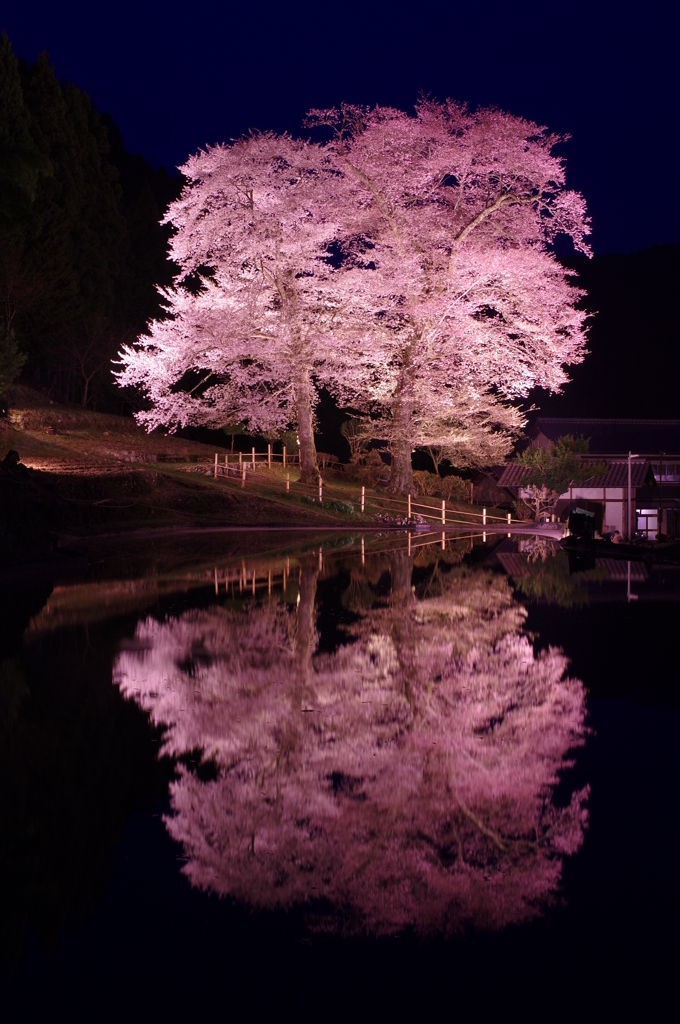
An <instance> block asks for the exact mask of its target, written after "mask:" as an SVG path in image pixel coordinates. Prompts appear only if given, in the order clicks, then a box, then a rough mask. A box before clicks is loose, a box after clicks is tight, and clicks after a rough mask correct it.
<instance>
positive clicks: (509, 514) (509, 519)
mask: <svg viewBox="0 0 680 1024" xmlns="http://www.w3.org/2000/svg"><path fill="white" fill-rule="evenodd" d="M511 524H512V513H511V512H508V526H510V525H511Z"/></svg>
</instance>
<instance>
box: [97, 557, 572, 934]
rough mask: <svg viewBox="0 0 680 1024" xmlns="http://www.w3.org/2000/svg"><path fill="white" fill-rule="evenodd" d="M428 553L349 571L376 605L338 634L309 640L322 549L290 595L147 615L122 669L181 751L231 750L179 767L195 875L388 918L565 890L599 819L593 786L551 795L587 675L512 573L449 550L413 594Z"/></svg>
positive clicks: (269, 900)
mask: <svg viewBox="0 0 680 1024" xmlns="http://www.w3.org/2000/svg"><path fill="white" fill-rule="evenodd" d="M412 567H413V560H412V558H411V557H409V556H407V555H406V553H405V552H393V553H389V554H387V555H383V556H373V557H367V564H366V569H365V575H364V576H363V579H361V578H360V574H359V573H358V572H357V571H356V570H354V572H353V580H352V583H351V584H350V588H349V589H350V591H353V593H351V594H350V595H349V598H350V603H352V604H353V605H354V606H355V607H358V605H359V604H360V603H361V602H360V597H361V594H364V595H368V594H371V593H372V594H373V597H370V598H369V600H368V601H367V603H368V604H372V605H373V607H371V608H370V610H369V611H367V612H365V613H364V615H363V616H362V618H361V619H360V621H359V622H358V623H357V625H356V626H355V627H353V629H352V631H353V633H354V642H353V643H349V644H347V645H345V646H342V647H340V648H339V649H338V650H336V651H334V652H332V653H315V646H316V632H315V619H314V603H315V591H316V581H317V572H318V570H317V568H316V567H315V565H313V564H312V563H309V564H307V565H305V566H303V569H302V574H301V581H300V600H299V602H298V605H297V609H296V610H289V609H288V607H287V606H285V605H284V604H282V603H278V602H276V601H275V600H274V599H271V601H269V602H268V601H266V600H265V601H264V603H261V604H255V602H253V603H252V604H251V605H250V606H249V607H246V608H245V609H244V610H243V611H237V610H233V609H231V608H229V607H224V608H220V607H214V608H212V609H210V610H208V611H193V612H189V613H186V614H185V615H183V616H182V617H181V618H180V619H177V620H176V619H170V620H168V621H166V622H165V623H162V624H159V623H158V622H156V621H155V620H152V619H147V620H146V622H143V623H140V624H139V626H138V629H137V639H136V644H135V647H134V649H130V650H126V651H123V652H121V654H120V656H119V658H118V661H117V664H116V667H115V679H116V681H117V683H118V685H119V686H120V687H121V689H122V690H123V691H124V692H125V693H126V694H128V695H130V696H134V697H136V699H137V700H138V701H139V702H140V703H141V704H142V705H143V706H144V707H145V708H147V709H149V710H150V712H151V713H152V715H153V717H154V718H156V719H157V720H159V721H162V722H164V723H166V724H167V727H168V731H167V734H166V741H165V742H166V749H167V750H168V752H170V753H173V754H175V755H177V756H182V755H185V754H186V753H187V752H188V751H192V750H195V749H197V748H201V749H202V750H203V752H204V756H205V757H206V758H212V759H214V760H215V762H216V763H217V765H218V767H219V775H218V778H217V779H215V780H213V781H201V779H200V778H198V777H197V775H196V774H192V773H191V772H189V771H188V770H186V769H184V768H183V767H180V777H179V779H178V781H177V782H176V783H175V784H174V786H173V790H172V806H173V812H174V814H173V816H172V817H171V818H170V819H169V820H168V823H167V824H168V828H169V829H170V832H171V833H172V835H173V836H174V837H175V838H176V839H178V840H179V841H181V842H182V844H183V845H184V847H185V850H186V852H187V855H188V863H187V865H186V872H187V874H188V875H189V878H190V879H191V881H192V882H193V883H194V884H196V885H197V886H200V887H202V888H205V889H210V890H214V891H216V892H218V893H220V894H223V895H229V896H232V897H234V898H236V899H239V900H243V901H244V902H247V903H249V904H252V905H255V906H258V907H261V908H274V907H284V908H287V907H292V906H294V905H296V904H306V905H307V906H308V908H309V910H310V913H311V912H312V911H313V912H314V920H315V921H316V922H317V924H318V923H319V922H320V921H323V922H325V924H326V925H328V926H332V923H333V921H336V920H340V919H342V921H343V927H345V928H347V929H349V930H367V931H372V932H377V933H381V932H391V931H395V930H399V929H403V928H405V927H409V926H414V927H415V928H416V929H418V930H422V931H431V930H442V929H443V930H446V931H452V930H456V929H458V928H460V927H463V926H465V925H466V924H468V923H473V924H474V925H476V926H480V927H500V926H503V925H505V924H509V923H517V922H519V921H522V920H526V919H527V918H530V917H532V916H534V915H535V914H536V913H537V912H538V911H539V910H540V908H541V906H543V905H545V903H546V901H547V900H548V899H549V898H550V895H551V894H552V893H554V891H555V889H556V887H557V885H558V883H559V879H560V874H561V864H562V857H563V856H564V855H565V854H570V853H573V852H575V851H576V850H577V849H578V848H579V846H580V844H581V842H582V838H583V825H584V822H585V818H586V812H585V809H584V800H585V796H586V793H585V792H580V793H577V794H575V795H574V796H573V797H572V799H571V803H569V804H568V805H567V806H566V807H557V806H555V805H554V803H553V802H552V799H551V796H552V790H553V788H554V787H555V785H556V783H557V781H558V774H559V772H560V771H561V770H563V769H564V768H565V767H566V766H567V765H568V764H569V763H570V762H569V756H570V751H572V750H573V749H574V747H576V746H578V745H579V744H580V743H582V741H583V735H584V694H583V687H582V685H581V683H580V682H578V681H575V680H569V679H564V678H563V675H564V671H565V667H566V660H565V658H564V657H563V656H562V654H561V653H559V652H558V651H556V650H552V649H551V650H549V651H547V652H543V653H541V654H540V655H538V656H535V655H534V652H533V649H532V646H531V644H530V643H529V641H528V640H527V638H526V637H524V636H522V635H521V632H520V631H521V627H522V623H523V619H524V610H523V609H522V608H521V606H519V605H517V604H516V603H515V602H513V600H512V597H511V591H510V588H509V586H508V584H507V581H506V580H505V579H502V578H498V577H495V578H494V577H492V576H491V575H489V574H487V573H486V572H483V571H470V570H466V569H463V568H462V567H458V568H453V569H450V570H449V571H447V572H443V573H439V574H438V577H437V584H436V586H431V587H430V593H429V596H427V597H425V598H422V597H421V598H419V597H418V596H416V594H415V593H414V592H413V590H412V587H411V577H412ZM435 568H436V567H435ZM385 569H389V572H390V577H391V593H390V597H389V599H386V600H385V599H382V600H376V599H375V591H371V590H370V588H369V581H370V580H373V581H374V582H377V580H378V578H379V577H380V576H381V574H382V573H384V570H385ZM338 915H340V916H338Z"/></svg>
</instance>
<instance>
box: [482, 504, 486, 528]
mask: <svg viewBox="0 0 680 1024" xmlns="http://www.w3.org/2000/svg"><path fill="white" fill-rule="evenodd" d="M482 526H486V509H485V508H483V509H482Z"/></svg>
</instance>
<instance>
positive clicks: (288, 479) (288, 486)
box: [284, 455, 290, 491]
mask: <svg viewBox="0 0 680 1024" xmlns="http://www.w3.org/2000/svg"><path fill="white" fill-rule="evenodd" d="M284 459H285V455H284ZM286 490H287V491H289V490H290V473H286Z"/></svg>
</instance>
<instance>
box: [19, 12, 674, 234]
mask: <svg viewBox="0 0 680 1024" xmlns="http://www.w3.org/2000/svg"><path fill="white" fill-rule="evenodd" d="M679 12H680V4H678V3H670V2H666V3H659V2H655V0H647V2H645V3H638V4H636V5H632V6H630V7H626V5H624V4H622V3H620V2H619V3H598V2H597V0H593V2H590V3H582V2H579V0H577V2H574V0H572V2H570V3H568V4H567V3H560V4H550V5H545V6H540V5H536V6H535V7H531V6H530V5H517V4H509V3H505V4H500V3H496V2H495V0H490V2H488V3H485V4H474V3H469V2H468V3H466V4H460V3H457V2H456V0H450V2H448V3H440V2H439V0H431V2H429V3H413V4H402V5H396V4H389V3H383V4H377V3H375V4H371V3H370V2H365V3H362V2H355V0H346V2H344V3H342V4H334V3H329V2H319V3H309V2H307V0H300V2H297V3H295V4H284V3H279V4H273V3H269V2H263V3H259V4H257V3H247V2H243V0H241V2H239V3H238V4H232V3H215V2H211V0H204V2H203V3H202V4H200V5H192V4H188V3H177V2H175V0H165V2H164V3H155V4H154V3H144V2H131V0H119V2H117V3H115V4H113V3H109V2H107V0H101V2H99V3H98V4H97V5H95V4H93V3H92V2H89V3H54V2H52V3H44V2H38V3H31V2H30V0H28V2H24V3H21V4H19V3H12V4H11V6H10V5H9V4H7V5H6V6H5V8H4V10H2V11H1V12H0V26H2V27H3V28H4V29H5V30H6V31H7V33H8V35H9V37H10V39H11V40H12V43H13V45H14V49H15V51H16V52H17V53H18V54H20V55H21V56H23V57H24V58H25V59H27V60H29V61H33V60H34V59H35V58H36V57H37V55H38V53H39V52H40V51H41V50H43V49H46V50H47V51H48V52H49V54H50V56H51V58H52V61H53V63H54V65H55V69H56V72H57V74H58V76H59V77H60V78H66V79H70V80H71V81H73V82H74V83H75V84H76V85H78V86H80V87H81V88H82V89H85V90H86V91H87V92H88V93H89V94H90V95H91V96H92V99H93V100H94V103H95V105H96V106H97V108H98V109H100V110H102V111H107V112H108V113H110V114H111V115H112V116H113V117H114V119H115V120H116V122H117V124H118V126H119V127H120V129H121V131H122V134H123V139H124V141H125V144H126V146H127V147H128V149H130V150H133V151H139V152H141V153H142V154H143V155H144V156H145V157H146V158H147V159H148V160H150V161H151V162H152V163H154V164H158V163H162V164H164V165H165V166H166V167H168V168H171V167H174V166H176V165H177V164H180V163H182V162H183V161H184V159H185V158H186V157H187V155H188V154H189V153H190V152H192V151H195V150H196V149H197V148H198V147H199V146H202V145H204V144H205V143H207V142H218V141H223V140H226V139H228V138H233V137H235V136H238V135H240V134H242V133H243V132H244V131H247V130H248V129H249V128H259V129H265V128H271V129H275V130H278V131H280V130H284V129H286V130H288V131H291V132H293V133H298V132H299V131H300V130H301V129H300V125H301V121H302V117H303V115H304V113H305V110H306V109H307V108H308V107H310V106H329V105H332V104H336V103H338V102H339V101H340V100H343V99H344V100H347V101H350V102H360V103H370V104H373V103H381V104H389V105H393V106H398V107H402V108H403V109H409V108H410V107H411V106H412V104H413V101H414V100H415V98H416V97H417V95H418V93H419V91H420V90H421V89H422V90H425V91H426V92H430V93H431V94H432V95H434V96H437V97H439V98H445V97H446V96H451V97H453V98H455V99H462V100H466V101H467V102H468V103H470V104H471V105H472V106H476V105H478V104H482V105H486V104H495V105H498V106H500V107H502V108H504V109H508V110H511V111H512V112H513V113H516V114H521V115H523V116H525V117H528V118H532V119H534V120H537V121H538V122H540V123H543V124H546V125H548V126H549V127H550V128H552V129H554V130H556V131H559V132H570V133H571V135H572V139H571V141H570V142H569V143H568V144H567V145H566V146H565V148H564V154H565V155H566V156H567V160H568V163H567V168H568V182H569V183H570V185H572V186H573V187H575V188H578V189H581V190H582V191H583V192H584V193H585V195H586V198H587V200H588V205H589V209H590V212H591V214H592V216H593V220H594V234H593V244H594V248H595V250H596V252H600V253H603V252H631V251H634V250H636V249H640V248H642V247H645V246H649V245H655V244H659V243H664V242H674V241H680V204H678V203H677V202H675V200H674V199H673V196H674V194H675V191H676V182H677V174H678V156H679V155H680V154H679V150H680V144H679V137H680V123H679V122H680V116H679V103H678V100H679V95H680V87H679V84H678V82H679V77H680V76H679V75H678V66H677V65H678V56H677V45H678V38H679V30H680V13H679Z"/></svg>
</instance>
